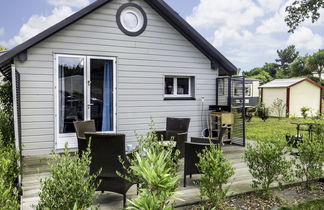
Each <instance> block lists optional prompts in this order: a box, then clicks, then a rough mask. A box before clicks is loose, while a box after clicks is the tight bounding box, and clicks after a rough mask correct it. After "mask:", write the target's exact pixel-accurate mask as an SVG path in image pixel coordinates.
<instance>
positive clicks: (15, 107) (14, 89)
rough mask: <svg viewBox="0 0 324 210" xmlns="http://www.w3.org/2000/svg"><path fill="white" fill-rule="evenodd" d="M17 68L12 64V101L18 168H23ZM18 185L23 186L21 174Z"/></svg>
mask: <svg viewBox="0 0 324 210" xmlns="http://www.w3.org/2000/svg"><path fill="white" fill-rule="evenodd" d="M16 79H17V78H16V67H15V64H11V84H12V99H13V115H14V129H15V147H16V151H18V152H19V159H18V167H19V168H20V167H21V161H22V160H21V158H22V157H21V151H20V149H21V148H20V142H19V126H18V105H17V83H16ZM18 184H19V186H20V185H21V174H19V175H18Z"/></svg>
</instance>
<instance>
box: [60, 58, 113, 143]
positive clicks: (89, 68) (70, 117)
mask: <svg viewBox="0 0 324 210" xmlns="http://www.w3.org/2000/svg"><path fill="white" fill-rule="evenodd" d="M55 63H56V72H55V74H56V115H55V121H56V123H55V124H56V148H57V149H62V148H64V145H65V143H68V146H69V147H70V148H76V147H77V140H76V135H75V130H74V126H73V122H74V121H84V120H90V119H92V120H94V121H95V124H96V129H97V131H106V132H115V131H116V128H115V127H116V119H115V116H116V107H115V104H116V94H115V89H116V82H115V76H116V75H115V69H116V67H115V58H103V57H87V56H73V55H57V56H56V62H55Z"/></svg>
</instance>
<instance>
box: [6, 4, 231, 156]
mask: <svg viewBox="0 0 324 210" xmlns="http://www.w3.org/2000/svg"><path fill="white" fill-rule="evenodd" d="M0 71H1V72H2V73H3V75H5V76H6V77H7V78H9V79H11V80H12V82H13V86H14V91H13V93H14V108H15V116H14V117H15V128H16V139H17V144H19V145H20V146H21V147H22V154H23V155H42V154H45V155H46V154H49V153H50V152H51V151H52V150H53V149H54V150H56V151H57V152H60V151H62V148H63V147H64V145H65V143H68V146H69V147H70V148H71V149H73V148H77V139H76V135H75V132H74V127H73V122H74V121H83V120H89V119H92V120H94V121H95V122H96V127H97V130H98V131H106V132H113V133H117V132H118V133H125V134H126V136H127V139H126V141H127V144H136V136H135V132H134V131H136V132H137V133H139V134H143V133H145V132H147V131H148V128H149V125H148V124H149V122H150V119H151V118H153V119H154V121H155V125H156V128H157V129H164V128H165V123H166V117H190V118H191V123H190V128H189V135H190V136H200V135H201V131H202V129H203V127H202V124H203V123H202V118H205V117H206V113H207V112H208V107H209V105H214V104H215V101H216V78H217V77H218V76H220V75H235V74H237V68H236V67H235V66H234V65H233V64H232V63H231V62H230V61H229V60H228V59H226V58H225V57H224V56H223V55H222V54H221V53H220V52H219V51H218V50H217V49H215V48H214V47H213V46H212V45H211V44H210V43H209V42H208V41H207V40H205V39H204V38H203V37H202V36H201V35H200V34H199V33H198V32H197V31H195V30H194V29H193V28H192V27H191V26H190V25H189V24H188V23H187V22H186V21H185V20H184V19H183V18H181V17H180V15H179V14H178V13H176V12H175V11H174V10H173V9H172V8H171V7H170V6H168V5H167V4H166V3H165V2H164V1H163V0H154V1H152V0H134V1H128V0H97V1H94V2H93V3H92V4H90V5H89V6H87V7H85V8H84V9H82V10H80V11H79V12H77V13H75V14H73V15H71V16H70V17H68V18H66V19H64V20H63V21H61V22H59V23H58V24H56V25H54V26H52V27H50V28H49V29H47V30H45V31H44V32H42V33H40V34H38V35H36V36H35V37H33V38H31V39H30V40H27V41H26V42H24V43H22V44H21V45H19V46H17V47H15V48H13V49H11V50H9V51H8V52H6V53H5V54H3V55H1V56H0ZM18 141H19V142H18Z"/></svg>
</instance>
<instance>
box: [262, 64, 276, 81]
mask: <svg viewBox="0 0 324 210" xmlns="http://www.w3.org/2000/svg"><path fill="white" fill-rule="evenodd" d="M262 68H263V69H264V70H265V71H266V72H268V73H269V74H270V76H271V77H272V78H275V77H276V74H277V71H278V64H276V63H266V64H265V65H264V66H263V67H262Z"/></svg>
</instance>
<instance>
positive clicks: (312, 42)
mask: <svg viewBox="0 0 324 210" xmlns="http://www.w3.org/2000/svg"><path fill="white" fill-rule="evenodd" d="M288 44H289V45H291V44H294V45H296V48H298V49H306V50H318V49H320V48H322V47H323V44H324V39H323V38H322V36H320V35H319V34H315V33H313V32H312V30H311V29H309V28H307V27H300V28H298V29H297V30H296V31H295V33H293V34H291V35H290V36H289V39H288Z"/></svg>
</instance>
